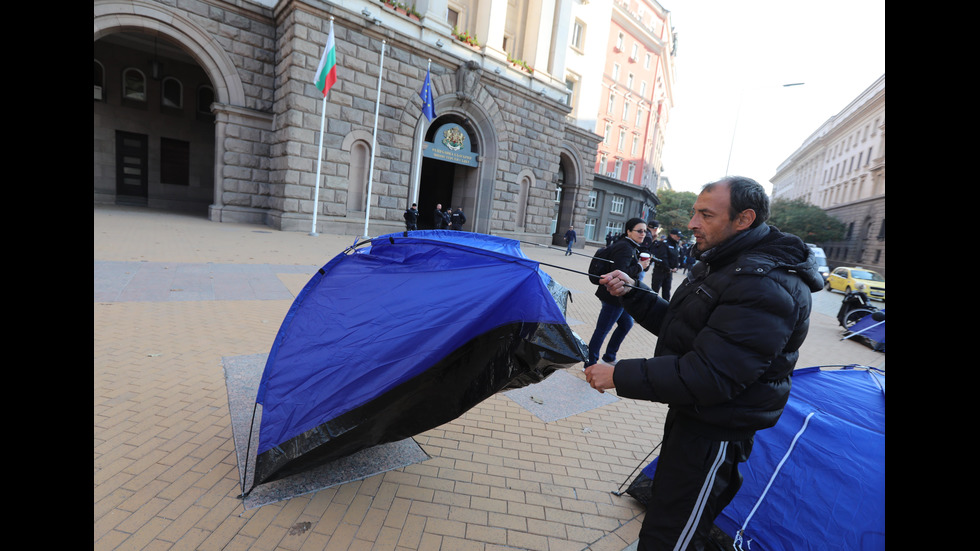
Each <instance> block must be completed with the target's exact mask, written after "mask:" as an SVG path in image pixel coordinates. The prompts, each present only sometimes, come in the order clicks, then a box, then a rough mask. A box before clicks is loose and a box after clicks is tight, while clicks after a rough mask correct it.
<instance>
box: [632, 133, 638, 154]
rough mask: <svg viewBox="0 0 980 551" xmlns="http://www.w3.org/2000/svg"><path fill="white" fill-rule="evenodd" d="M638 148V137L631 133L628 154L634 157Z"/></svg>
mask: <svg viewBox="0 0 980 551" xmlns="http://www.w3.org/2000/svg"><path fill="white" fill-rule="evenodd" d="M639 149H640V137H639V136H637V135H636V134H633V147H631V148H630V155H632V156H634V157H636V152H637V151H639Z"/></svg>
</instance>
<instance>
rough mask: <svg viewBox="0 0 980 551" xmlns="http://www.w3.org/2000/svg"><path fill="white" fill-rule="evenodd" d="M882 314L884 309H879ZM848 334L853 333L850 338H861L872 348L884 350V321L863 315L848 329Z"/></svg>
mask: <svg viewBox="0 0 980 551" xmlns="http://www.w3.org/2000/svg"><path fill="white" fill-rule="evenodd" d="M880 312H881V313H882V314H884V313H885V309H884V308H882V309H881V310H880ZM847 330H848V332H849V334H851V335H854V334H855V333H859V334H858V335H854V336H853V337H850V338H852V339H855V340H857V339H863V340H864V341H865V342H866V343H868V345H869V346H871V348H872V349H874V350H884V348H885V322H884V321H880V322H879V321H877V320H875V319H874V318H873V317H872V316H864V317H863V318H861V319H859V320H858V321H857V322H856V323H855V324H854V325H852V326H850V327H849V328H848V329H847Z"/></svg>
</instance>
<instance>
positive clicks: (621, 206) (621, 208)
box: [609, 195, 626, 214]
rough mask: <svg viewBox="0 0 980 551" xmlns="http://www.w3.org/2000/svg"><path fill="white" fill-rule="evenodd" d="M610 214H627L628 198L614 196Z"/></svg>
mask: <svg viewBox="0 0 980 551" xmlns="http://www.w3.org/2000/svg"><path fill="white" fill-rule="evenodd" d="M609 212H611V213H613V214H623V213H624V212H626V198H625V197H620V196H618V195H614V196H613V198H612V201H610V206H609Z"/></svg>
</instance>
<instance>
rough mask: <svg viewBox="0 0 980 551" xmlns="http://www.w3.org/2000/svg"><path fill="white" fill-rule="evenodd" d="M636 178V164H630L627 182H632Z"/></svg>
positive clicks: (627, 171)
mask: <svg viewBox="0 0 980 551" xmlns="http://www.w3.org/2000/svg"><path fill="white" fill-rule="evenodd" d="M634 176H636V163H630V166H629V168H628V169H627V170H626V181H627V182H632V181H633V177H634Z"/></svg>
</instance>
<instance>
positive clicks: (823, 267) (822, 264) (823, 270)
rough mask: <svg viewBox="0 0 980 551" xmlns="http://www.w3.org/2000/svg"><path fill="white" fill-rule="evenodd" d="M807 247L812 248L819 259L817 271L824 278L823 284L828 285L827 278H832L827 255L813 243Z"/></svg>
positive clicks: (815, 256)
mask: <svg viewBox="0 0 980 551" xmlns="http://www.w3.org/2000/svg"><path fill="white" fill-rule="evenodd" d="M806 246H807V247H810V250H811V251H812V252H813V256H814V258H816V259H817V271H819V272H820V275H822V276H823V282H824V285H826V284H827V277H828V276H830V268H829V267H828V266H827V255H826V254H825V253H824V252H823V249H821V248H820V247H818V246H816V245H814V244H813V243H807V244H806Z"/></svg>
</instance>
